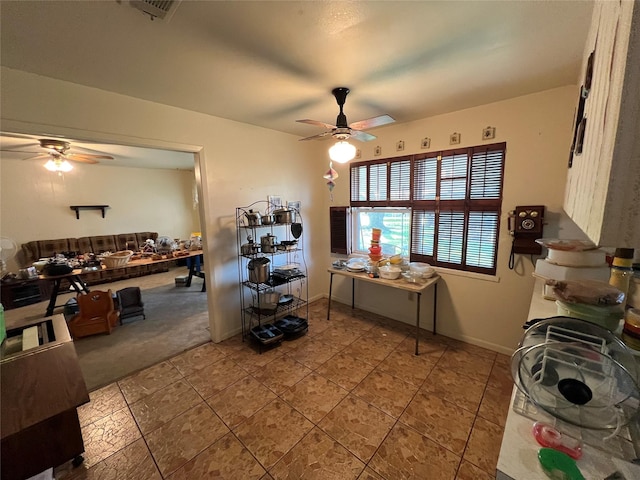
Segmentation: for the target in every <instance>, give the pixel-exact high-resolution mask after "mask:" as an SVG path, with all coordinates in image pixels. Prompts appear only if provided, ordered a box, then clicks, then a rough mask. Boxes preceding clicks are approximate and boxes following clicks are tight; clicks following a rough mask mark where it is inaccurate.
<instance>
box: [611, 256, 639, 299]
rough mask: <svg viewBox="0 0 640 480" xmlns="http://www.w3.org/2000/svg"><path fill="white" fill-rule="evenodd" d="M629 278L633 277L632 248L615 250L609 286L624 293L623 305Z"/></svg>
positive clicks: (627, 290)
mask: <svg viewBox="0 0 640 480" xmlns="http://www.w3.org/2000/svg"><path fill="white" fill-rule="evenodd" d="M631 277H633V248H616V253H615V256H614V257H613V263H612V264H611V275H610V277H609V284H610V285H613V286H614V287H616V288H617V289H618V290H620V291H621V292H623V293H624V297H625V300H624V304H626V302H627V295H628V294H629V283H630V282H631Z"/></svg>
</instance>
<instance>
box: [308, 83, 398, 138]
mask: <svg viewBox="0 0 640 480" xmlns="http://www.w3.org/2000/svg"><path fill="white" fill-rule="evenodd" d="M331 93H333V96H334V97H336V102H338V106H339V107H340V113H339V114H338V118H337V119H336V124H335V125H330V124H328V123H324V122H319V121H317V120H308V119H305V120H296V121H297V122H300V123H308V124H310V125H317V126H319V127H324V128H327V129H329V130H327V131H326V132H323V133H319V134H317V135H313V136H311V137H305V138H301V139H300V140H314V139H325V138H328V137H329V136H331V137H334V138H336V139H338V140H346V139H347V138H353V139H355V140H359V141H361V142H368V141H370V140H375V139H376V136H375V135H371V134H370V133H367V132H363V131H362V130H366V129H368V128H374V127H381V126H382V125H387V124H389V123H393V122H395V120H394V118H393V117H391V116H389V115H378V116H377V117H373V118H368V119H367V120H360V121H359V122H353V123H351V124H347V117H346V115H345V114H344V112H343V111H342V107H343V106H344V103H345V101H346V99H347V94H348V93H349V89H348V88H346V87H338V88H334V89H333V90H332V91H331Z"/></svg>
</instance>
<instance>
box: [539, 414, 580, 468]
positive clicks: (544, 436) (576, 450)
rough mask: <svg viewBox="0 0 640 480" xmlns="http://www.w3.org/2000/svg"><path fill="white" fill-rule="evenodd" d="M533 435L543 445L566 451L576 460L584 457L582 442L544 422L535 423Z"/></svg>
mask: <svg viewBox="0 0 640 480" xmlns="http://www.w3.org/2000/svg"><path fill="white" fill-rule="evenodd" d="M533 436H534V437H535V439H536V440H537V441H538V443H539V444H540V445H542V446H543V447H548V448H553V449H554V450H558V451H559V452H562V453H566V454H567V455H569V456H570V457H571V458H573V459H574V460H579V459H580V457H582V442H581V441H580V440H577V439H575V438H573V437H567V436H565V435H562V434H561V433H560V432H559V431H558V430H556V429H555V428H554V427H552V426H551V425H549V424H548V423H544V422H536V423H534V424H533Z"/></svg>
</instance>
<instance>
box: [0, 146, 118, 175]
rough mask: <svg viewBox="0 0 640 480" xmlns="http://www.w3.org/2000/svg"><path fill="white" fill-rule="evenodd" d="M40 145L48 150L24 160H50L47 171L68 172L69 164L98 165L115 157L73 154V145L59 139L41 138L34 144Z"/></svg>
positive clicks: (46, 165)
mask: <svg viewBox="0 0 640 480" xmlns="http://www.w3.org/2000/svg"><path fill="white" fill-rule="evenodd" d="M35 145H39V146H40V147H41V148H44V149H45V150H47V151H46V152H43V153H38V154H37V155H34V156H32V157H28V158H25V159H24V160H44V159H47V158H48V159H49V161H48V162H47V163H46V164H45V168H46V169H47V170H51V171H53V172H68V171H70V170H71V169H72V168H73V167H72V166H71V164H70V163H69V161H71V162H80V163H88V164H96V163H99V162H98V160H113V157H112V156H110V155H95V154H91V153H71V152H69V150H70V149H71V143H69V142H67V141H65V140H58V139H50V138H41V139H38V143H37V144H34V146H35ZM30 147H31V145H25V146H24V147H23V148H30ZM5 151H8V152H17V153H35V152H32V151H28V150H14V149H12V150H5Z"/></svg>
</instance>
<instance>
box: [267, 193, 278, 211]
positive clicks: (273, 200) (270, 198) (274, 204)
mask: <svg viewBox="0 0 640 480" xmlns="http://www.w3.org/2000/svg"><path fill="white" fill-rule="evenodd" d="M267 202H268V203H269V208H270V209H271V210H275V209H277V208H282V197H280V195H267Z"/></svg>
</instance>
